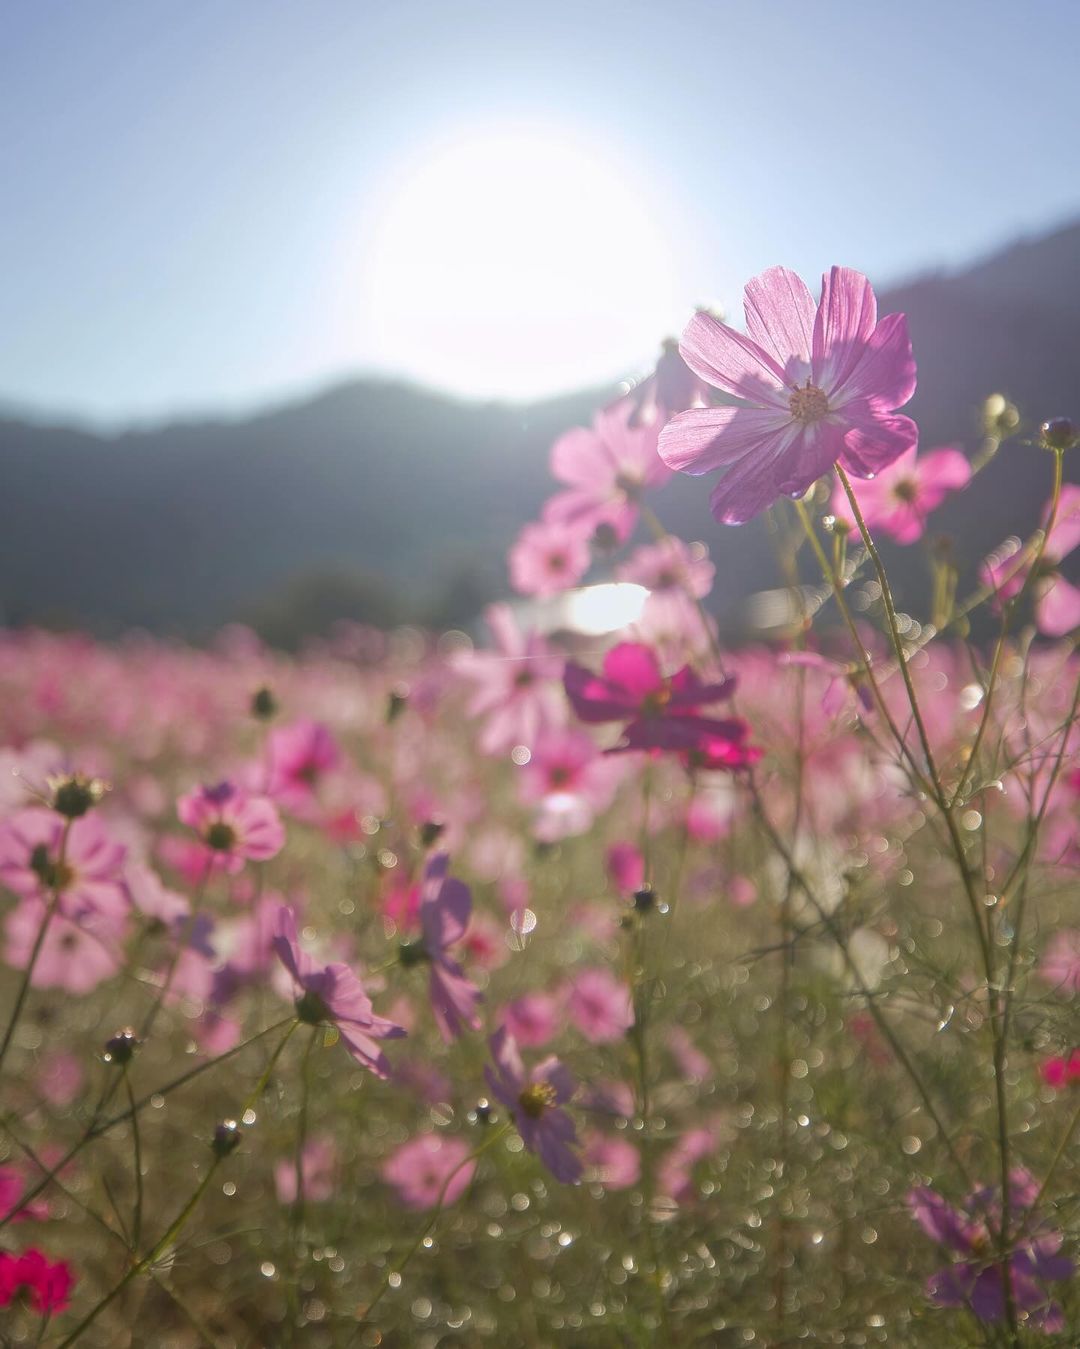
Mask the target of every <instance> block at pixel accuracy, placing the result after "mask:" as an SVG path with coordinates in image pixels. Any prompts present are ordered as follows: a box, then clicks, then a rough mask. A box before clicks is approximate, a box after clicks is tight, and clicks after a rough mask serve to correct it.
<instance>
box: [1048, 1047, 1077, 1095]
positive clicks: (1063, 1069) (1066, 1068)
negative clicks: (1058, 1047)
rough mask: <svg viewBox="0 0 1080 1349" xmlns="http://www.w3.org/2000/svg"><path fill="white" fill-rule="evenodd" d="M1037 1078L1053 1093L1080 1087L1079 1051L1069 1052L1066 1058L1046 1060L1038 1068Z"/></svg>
mask: <svg viewBox="0 0 1080 1349" xmlns="http://www.w3.org/2000/svg"><path fill="white" fill-rule="evenodd" d="M1039 1076H1040V1077H1041V1078H1042V1080H1043V1081H1044V1082H1045V1083H1046V1085H1047V1086H1048V1087H1053V1088H1054V1090H1055V1091H1061V1089H1062V1088H1063V1087H1075V1086H1080V1049H1073V1050H1071V1051H1070V1052H1069V1054H1068V1056H1067V1057H1058V1058H1053V1059H1047V1060H1046V1062H1045V1063H1043V1064H1042V1065H1041V1067H1040V1068H1039Z"/></svg>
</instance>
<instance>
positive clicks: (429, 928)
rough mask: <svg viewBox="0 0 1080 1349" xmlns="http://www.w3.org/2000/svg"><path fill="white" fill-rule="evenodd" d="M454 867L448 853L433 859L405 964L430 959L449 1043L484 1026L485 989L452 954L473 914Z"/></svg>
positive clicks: (435, 1004)
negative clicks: (416, 938)
mask: <svg viewBox="0 0 1080 1349" xmlns="http://www.w3.org/2000/svg"><path fill="white" fill-rule="evenodd" d="M449 866H450V858H449V857H448V855H447V854H446V853H435V854H434V855H433V856H431V857H429V858H428V861H427V865H426V866H425V868H424V876H423V880H422V881H421V883H420V930H421V936H420V940H419V942H408V943H406V945H405V946H403V947H402V961H403V963H405V964H409V963H411V962H412V961H414V960H416V959H421V960H424V961H426V962H427V964H428V967H429V971H430V974H429V978H430V988H431V1009H432V1011H433V1012H434V1014H435V1024H436V1025H437V1026H438V1028H439V1033H440V1035H441V1036H442V1037H443V1039H444V1040H446V1041H447V1042H448V1043H449V1041H451V1040H453V1039H455V1038H456V1037H457V1036H459V1035H461V1033H462V1032H463V1031H464V1030H465V1029H466V1027H467V1028H468V1029H469V1030H479V1029H480V1015H479V1013H478V1011H477V1007H478V1005H479V1003H480V1001H481V993H480V990H479V989H478V988H477V987H476V985H475V984H474V983H473V982H472V981H471V980H470V979H467V978H466V976H465V972H464V970H462V968H461V966H460V965H459V964H458V963H457V961H456V960H454V959H453V958H452V957H451V956H450V954H449V949H450V947H451V946H454V945H456V944H457V943H458V942H460V941H461V940H462V938H463V937H464V936H465V933H466V930H467V929H468V926H469V916H470V914H471V913H472V895H471V894H470V893H469V887H468V886H467V885H466V884H465V883H464V881H459V880H455V879H454V877H452V876H449V875H447V871H448V869H449Z"/></svg>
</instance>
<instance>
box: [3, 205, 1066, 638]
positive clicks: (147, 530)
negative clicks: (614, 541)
mask: <svg viewBox="0 0 1080 1349" xmlns="http://www.w3.org/2000/svg"><path fill="white" fill-rule="evenodd" d="M879 307H880V311H881V312H882V313H887V312H891V311H893V310H897V309H900V310H903V311H905V312H906V313H907V314H908V316H909V320H910V325H911V333H912V338H913V342H914V345H915V353H916V357H917V360H918V364H919V387H918V392H917V394H916V396H915V398H914V400H913V401H912V403H911V404H910V405H909V407H908V408H907V409H905V411H909V412H910V413H911V415H912V416H914V417H915V418H916V419H917V421H918V422H919V426H920V431H921V443H922V445H923V446H924V447H925V448H930V447H932V446H934V445H939V444H945V443H961V444H963V445H965V446H966V447H967V448H968V449H974V448H975V447H976V445H977V443H978V440H979V415H980V408H981V405H982V402H983V400H984V399H985V398H986V396H987V395H988V394H990V393H992V392H995V391H1001V392H1004V393H1005V394H1007V395H1008V396H1009V397H1010V398H1011V399H1012V400H1013V401H1014V402H1015V403H1016V404H1017V405H1018V407H1019V408H1020V409H1021V412H1022V415H1023V416H1024V419H1025V425H1026V427H1027V429H1028V431H1029V435H1028V439H1029V440H1031V439H1033V434H1032V433H1033V432H1034V430H1035V428H1037V425H1038V423H1039V422H1040V421H1042V420H1043V419H1044V418H1046V417H1049V416H1055V415H1062V414H1065V415H1073V416H1080V379H1078V375H1080V223H1077V224H1073V225H1070V226H1068V227H1066V228H1063V229H1061V230H1058V231H1056V232H1055V233H1053V234H1050V235H1046V236H1043V237H1041V238H1036V239H1031V240H1024V241H1021V242H1018V243H1016V244H1013V245H1012V246H1010V247H1008V248H1006V249H1004V250H1003V251H1001V252H999V253H997V254H995V255H994V256H992V257H990V258H987V259H985V260H982V261H980V262H978V263H977V264H975V265H973V266H971V267H968V268H966V269H964V270H961V271H958V272H953V273H948V274H945V273H939V274H929V275H925V276H923V277H920V278H917V279H915V280H913V281H910V282H908V283H905V284H902V285H898V286H895V287H893V288H891V289H889V290H886V291H884V292H883V293H881V294H880V295H879ZM614 393H615V390H614V389H593V390H586V391H582V392H579V393H574V394H568V395H566V396H565V397H559V398H552V399H547V400H544V401H542V402H537V403H531V404H528V405H513V404H503V403H491V402H489V403H480V402H469V401H464V400H460V399H455V398H452V397H449V396H446V395H441V394H438V393H434V392H432V391H430V390H426V389H423V388H419V387H416V386H414V385H411V384H407V383H402V382H395V381H391V380H386V379H367V378H358V379H355V380H352V381H349V382H347V383H343V384H341V385H339V386H337V387H334V388H331V389H329V390H327V391H325V392H322V393H319V394H317V395H316V396H313V397H310V398H307V399H304V400H302V401H297V402H295V403H292V404H289V405H286V406H283V407H280V408H276V409H272V410H269V411H266V412H263V413H260V414H258V415H256V416H252V417H248V418H246V419H238V420H229V421H226V420H221V421H186V422H180V423H176V424H172V425H166V426H162V427H158V428H154V429H144V430H131V431H127V432H123V433H121V434H110V435H105V434H95V433H93V432H90V431H87V430H81V429H78V428H76V427H71V426H50V425H44V424H39V423H37V422H34V421H30V420H26V419H23V420H20V419H17V418H15V417H8V418H7V419H0V617H2V618H3V619H4V620H5V621H7V622H8V623H13V624H23V623H52V624H63V625H77V626H80V627H84V628H88V629H90V630H93V631H97V632H101V633H104V634H110V633H115V632H119V631H121V630H123V629H126V628H129V627H132V626H138V627H143V628H147V629H150V630H153V631H159V632H173V633H179V634H183V635H187V636H194V637H199V636H202V635H204V634H206V633H207V632H209V631H210V630H212V629H213V628H214V627H216V626H218V625H220V624H221V623H224V622H228V621H232V620H243V621H251V622H255V623H256V625H257V626H259V627H260V628H261V629H262V630H263V631H264V632H266V634H267V635H268V636H270V637H272V638H274V639H275V640H279V641H282V642H289V641H292V640H295V639H296V638H298V637H299V636H301V635H303V633H304V632H306V631H316V630H319V629H322V628H325V627H326V626H328V625H329V624H330V623H331V622H332V621H333V619H334V618H336V617H343V616H344V617H353V618H358V619H363V620H370V621H374V622H382V623H389V622H393V621H396V620H397V621H399V620H401V619H408V620H412V621H424V620H425V619H431V620H432V621H436V622H461V621H464V620H466V619H467V618H468V617H469V616H470V615H471V614H472V613H474V612H475V611H476V609H477V607H479V605H480V604H481V603H483V601H484V600H486V599H487V598H490V597H493V596H496V595H500V594H504V593H506V589H507V587H506V569H505V562H504V553H505V549H506V547H507V545H508V544H509V543H510V542H511V540H512V539H513V537H514V535H515V533H516V532H517V530H518V528H519V527H520V526H521V524H522V523H524V522H525V521H526V520H528V519H531V518H534V517H535V516H536V514H537V512H538V510H539V508H540V506H541V503H542V502H543V500H544V498H545V497H546V496H547V495H548V494H549V492H550V491H551V490H552V483H551V480H550V477H549V474H548V467H547V455H548V450H549V447H550V445H551V442H552V441H553V440H554V439H555V437H556V436H557V435H558V434H559V433H560V432H561V431H563V430H565V429H566V428H567V427H570V426H573V425H575V424H579V423H585V422H587V421H588V420H589V419H590V417H591V415H592V412H593V410H594V409H595V408H596V407H597V406H598V405H599V404H601V403H603V402H605V401H606V400H607V399H609V398H610V397H612V396H613V395H614ZM1078 453H1080V451H1078ZM1071 467H1072V466H1071V465H1070V468H1071ZM1049 475H1050V463H1049V458H1048V456H1045V455H1043V454H1042V453H1041V452H1040V451H1039V450H1038V448H1036V447H1035V446H1034V444H1021V443H1015V442H1014V443H1012V444H1010V445H1008V446H1006V447H1005V448H1004V449H1003V450H1002V451H1001V452H1000V454H999V455H998V456H997V458H996V459H995V460H994V462H993V463H992V464H991V465H990V467H989V469H987V471H986V472H985V473H984V474H983V475H982V476H981V478H980V479H979V480H978V481H977V482H976V483H975V484H974V485H973V487H972V488H971V490H970V491H969V492H968V493H965V494H964V496H963V498H962V499H959V500H957V501H955V502H954V503H952V504H951V505H949V506H947V507H946V508H944V509H943V510H942V511H941V512H940V513H939V515H938V516H936V517H935V525H940V526H941V527H942V528H944V529H946V530H947V531H948V532H949V533H950V534H951V535H952V536H953V537H954V539H955V541H956V549H957V552H958V554H959V555H960V556H962V557H964V558H966V559H968V561H969V562H970V563H971V564H974V563H975V562H977V561H978V559H979V557H981V556H982V555H984V554H985V553H986V552H988V551H989V550H990V549H991V548H992V547H994V546H995V545H996V544H997V543H998V542H999V541H1000V540H1001V539H1002V538H1003V537H1004V536H1005V535H1007V534H1011V533H1023V532H1025V531H1027V530H1029V529H1030V528H1031V527H1033V525H1034V524H1035V522H1036V520H1037V516H1038V511H1039V509H1040V506H1041V504H1042V502H1043V501H1044V500H1045V498H1046V495H1047V492H1048V484H1049ZM1070 476H1075V475H1070ZM658 509H659V511H660V514H661V515H662V516H663V518H664V519H665V520H666V521H667V522H668V523H669V525H670V526H671V527H672V528H673V529H675V530H677V531H678V532H679V533H681V534H683V535H684V537H688V538H702V539H705V540H706V541H707V542H708V543H709V545H710V547H711V549H712V551H713V554H714V557H715V559H716V562H717V569H718V578H719V580H718V591H717V603H718V608H719V610H720V611H721V612H722V613H724V612H733V611H734V608H735V606H736V603H737V601H738V598H739V597H740V596H742V595H745V594H746V593H747V592H748V591H751V590H757V589H762V588H766V587H768V586H769V585H772V584H776V583H777V582H776V568H775V565H774V562H773V557H772V547H771V544H770V541H769V539H768V536H767V531H766V530H765V529H764V527H763V526H762V525H761V524H760V523H759V524H755V525H750V526H744V527H743V528H741V529H725V528H722V527H721V526H719V525H717V524H715V523H714V522H713V520H712V519H711V517H710V515H709V512H708V504H707V491H706V490H705V485H704V484H703V483H702V482H701V481H700V480H696V481H691V480H686V479H680V480H678V481H675V482H672V483H671V484H669V485H668V487H666V488H665V489H664V490H663V492H662V494H661V496H660V498H659V501H658ZM906 551H907V557H905V558H904V559H903V560H902V561H900V563H899V575H900V579H901V584H902V585H903V584H904V583H905V580H906V578H908V577H909V576H910V577H912V578H914V577H915V574H916V572H917V570H918V568H919V567H920V566H921V565H922V564H921V562H920V561H919V560H918V558H917V557H914V555H915V553H916V551H917V550H910V549H909V550H906ZM910 583H911V584H912V585H914V584H915V583H916V582H915V580H914V579H912V580H911V582H910Z"/></svg>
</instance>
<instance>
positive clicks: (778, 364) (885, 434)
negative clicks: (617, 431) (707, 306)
mask: <svg viewBox="0 0 1080 1349" xmlns="http://www.w3.org/2000/svg"><path fill="white" fill-rule="evenodd" d="M744 304H745V311H746V329H747V333H746V336H744V335H743V334H742V333H737V332H736V331H735V330H734V329H733V328H729V327H728V326H727V325H726V324H724V323H721V322H720V321H719V320H718V319H715V318H713V317H712V315H711V314H705V313H698V314H695V315H694V317H693V318H692V319H691V320H690V323H689V324H688V325H687V328H686V331H685V332H684V333H683V338H682V342H681V343H680V345H679V350H680V351H681V352H682V354H683V357H684V359H685V360H686V363H687V365H689V366H690V368H691V369H692V370H694V371H695V372H696V373H697V374H698V375H700V376H701V378H702V379H704V380H705V381H706V382H707V383H709V384H711V385H713V386H714V387H715V388H717V389H720V390H722V391H723V392H724V393H726V394H732V395H734V397H736V398H739V399H742V405H741V406H738V407H713V408H694V409H691V410H690V411H688V412H682V413H680V414H679V415H678V416H677V417H675V418H674V419H673V420H672V421H670V422H669V423H668V424H667V426H666V427H665V428H664V430H663V431H662V432H661V434H660V446H659V450H660V457H661V459H663V460H664V462H665V463H666V464H668V465H669V466H670V467H671V468H674V469H678V470H680V471H681V472H683V473H690V474H694V475H698V474H702V473H712V472H713V471H714V470H716V469H723V470H724V476H723V478H721V480H720V482H719V483H718V484H717V486H716V487H715V488H714V489H713V493H712V497H711V505H712V512H713V515H714V516H715V517H716V519H717V520H720V521H722V522H723V523H724V524H729V525H738V524H742V523H743V522H744V521H746V520H749V519H750V518H751V517H752V516H755V515H758V514H760V512H761V511H763V510H764V509H765V508H766V507H767V506H770V505H771V504H772V503H773V502H774V501H776V500H777V498H778V497H781V496H793V497H798V496H802V494H803V493H804V492H805V491H807V489H808V488H809V487H810V485H811V484H812V483H814V482H816V481H817V479H818V478H820V477H821V476H822V474H824V473H826V472H828V470H829V469H830V468H831V467H832V466H833V464H835V463H837V462H839V463H840V464H842V465H843V467H844V468H845V469H847V470H848V472H850V473H853V474H855V475H856V477H860V478H869V477H872V476H873V475H874V474H875V473H879V472H880V471H881V470H882V469H883V468H885V467H886V465H888V464H891V463H892V462H893V460H894V459H898V458H899V457H900V455H902V454H903V453H904V452H905V451H906V450H909V449H911V448H912V447H913V446H914V445H915V444H916V442H917V440H918V428H917V427H916V425H915V423H914V422H913V421H912V420H911V419H910V417H903V416H898V415H896V413H895V409H896V408H898V407H902V406H903V405H904V404H905V403H906V402H907V401H908V399H909V398H910V397H911V395H912V394H913V393H914V392H915V362H914V360H913V358H912V355H911V341H910V339H909V338H908V330H907V318H906V317H905V316H904V315H903V314H890V315H888V316H887V317H886V318H883V319H882V320H881V322H880V323H879V322H878V319H877V301H876V300H875V298H874V292H873V290H872V289H871V287H870V283H869V281H867V279H866V277H865V276H862V275H860V273H858V272H853V271H851V270H850V269H849V268H847V267H834V268H833V269H832V271H831V272H829V273H827V274H826V275H825V276H824V277H823V279H822V283H821V301H820V303H819V304H818V305H816V306H815V304H814V301H813V299H812V297H811V295H810V292H809V290H807V288H806V285H805V283H804V282H803V281H802V280H801V279H800V278H799V277H797V276H796V275H795V273H794V272H790V271H788V270H787V268H786V267H771V268H769V270H768V271H767V272H763V273H762V274H761V276H758V277H755V278H754V279H753V280H752V281H750V282H748V283H747V285H746V290H745V297H744Z"/></svg>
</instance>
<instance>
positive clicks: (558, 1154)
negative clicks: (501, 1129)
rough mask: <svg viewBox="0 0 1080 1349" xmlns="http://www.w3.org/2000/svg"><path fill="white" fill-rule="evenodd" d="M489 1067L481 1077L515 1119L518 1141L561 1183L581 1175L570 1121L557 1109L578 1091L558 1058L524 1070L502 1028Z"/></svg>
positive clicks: (494, 1040) (493, 1041)
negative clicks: (519, 1138)
mask: <svg viewBox="0 0 1080 1349" xmlns="http://www.w3.org/2000/svg"><path fill="white" fill-rule="evenodd" d="M491 1057H492V1059H493V1060H494V1067H493V1068H490V1067H489V1068H485V1069H484V1075H485V1077H486V1078H487V1081H488V1086H489V1087H490V1088H491V1090H492V1093H493V1094H494V1095H495V1096H496V1097H497V1098H498V1099H499V1100H500V1101H501V1102H502V1103H503V1105H504V1106H506V1108H507V1109H508V1110H509V1111H510V1113H511V1114H512V1115H513V1117H514V1124H515V1125H516V1126H517V1131H518V1133H519V1134H520V1135H521V1140H522V1142H523V1143H524V1144H525V1146H526V1147H527V1148H528V1149H529V1151H530V1152H535V1153H536V1155H537V1156H538V1157H539V1158H540V1160H541V1161H542V1162H543V1163H544V1165H545V1166H546V1167H547V1169H548V1170H549V1171H550V1172H551V1174H552V1175H553V1176H554V1177H555V1179H556V1180H561V1181H562V1182H563V1184H565V1185H574V1184H576V1183H577V1182H578V1181H579V1180H580V1179H581V1160H580V1158H579V1157H578V1155H577V1153H576V1152H574V1147H575V1146H576V1144H577V1133H576V1131H575V1129H574V1122H573V1120H572V1119H571V1118H570V1116H569V1115H568V1114H567V1113H566V1111H565V1110H560V1109H559V1107H560V1106H562V1105H565V1103H566V1102H567V1101H569V1100H570V1099H571V1097H572V1096H573V1095H574V1092H575V1090H576V1089H577V1087H576V1083H575V1082H574V1079H573V1077H572V1076H571V1075H570V1072H569V1071H568V1069H566V1068H565V1067H564V1066H563V1065H562V1064H561V1063H560V1062H559V1060H558V1059H557V1058H555V1057H554V1056H552V1057H550V1058H546V1059H544V1060H543V1062H541V1063H538V1064H537V1065H536V1066H535V1067H534V1068H533V1069H532V1070H531V1071H530V1072H526V1071H525V1065H524V1063H522V1061H521V1055H520V1054H519V1053H518V1047H517V1044H516V1043H515V1041H514V1037H513V1036H512V1035H511V1034H510V1032H509V1031H508V1030H507V1029H506V1027H505V1026H501V1027H500V1028H499V1029H498V1030H497V1031H496V1032H495V1034H494V1035H493V1036H492V1037H491Z"/></svg>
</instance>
